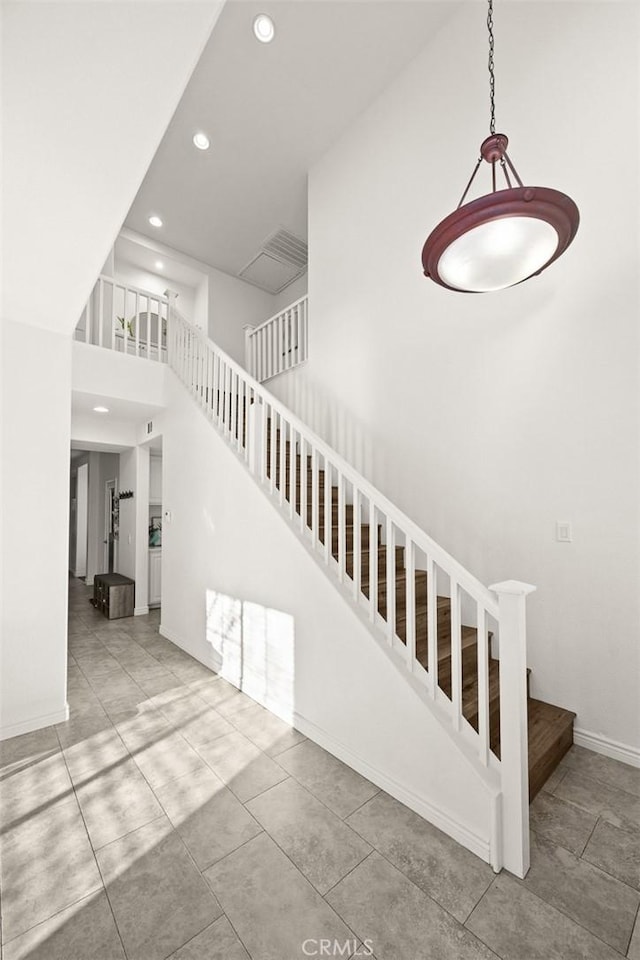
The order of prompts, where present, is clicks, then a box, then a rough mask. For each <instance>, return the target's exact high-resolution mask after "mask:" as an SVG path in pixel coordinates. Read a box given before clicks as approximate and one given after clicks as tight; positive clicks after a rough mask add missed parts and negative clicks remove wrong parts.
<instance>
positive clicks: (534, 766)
mask: <svg viewBox="0 0 640 960" xmlns="http://www.w3.org/2000/svg"><path fill="white" fill-rule="evenodd" d="M528 715H529V800H530V801H531V800H533V798H534V797H535V796H536V794H537V793H538V792H539V791H540V789H541V788H542V787H543V786H544V784H545V783H546V781H547V780H548V779H549V777H550V776H551V774H552V773H553V771H554V770H555V768H556V767H557V766H558V764H559V763H560V761H561V760H562V758H563V757H564V755H565V753H566V752H567V750H568V749H569V748H570V747H571V745H572V744H573V721H574V720H575V717H576V715H575V713H573V712H572V711H571V710H565V709H564V707H556V706H554V705H553V704H551V703H545V702H544V701H543V700H533V699H530V700H529V710H528Z"/></svg>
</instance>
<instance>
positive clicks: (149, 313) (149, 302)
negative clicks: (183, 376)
mask: <svg viewBox="0 0 640 960" xmlns="http://www.w3.org/2000/svg"><path fill="white" fill-rule="evenodd" d="M145 299H146V301H147V312H146V317H147V323H146V327H147V344H146V346H147V360H150V359H151V298H150V297H149V296H146V297H145ZM190 382H191V384H193V378H191V381H190Z"/></svg>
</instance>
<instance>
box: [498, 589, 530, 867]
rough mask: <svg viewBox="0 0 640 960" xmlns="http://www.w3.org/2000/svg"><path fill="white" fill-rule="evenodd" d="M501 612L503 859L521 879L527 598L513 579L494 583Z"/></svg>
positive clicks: (525, 859) (525, 850)
mask: <svg viewBox="0 0 640 960" xmlns="http://www.w3.org/2000/svg"><path fill="white" fill-rule="evenodd" d="M490 589H491V590H494V591H495V592H496V593H497V594H498V602H499V613H500V632H499V636H500V766H501V770H502V860H503V865H504V866H505V867H506V869H507V870H510V871H511V872H512V873H514V874H515V875H516V876H517V877H521V878H522V877H524V876H525V875H526V873H527V871H528V869H529V746H528V734H527V627H526V604H527V596H528V595H529V594H530V593H532V592H533V591H534V590H535V589H536V588H535V587H532V586H531V584H529V583H521V582H520V581H518V580H506V581H504V582H503V583H495V584H493V586H492V587H490Z"/></svg>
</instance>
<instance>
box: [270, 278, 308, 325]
mask: <svg viewBox="0 0 640 960" xmlns="http://www.w3.org/2000/svg"><path fill="white" fill-rule="evenodd" d="M307 287H308V282H307V274H306V272H305V273H303V274H302V276H301V277H298V279H297V280H294V281H293V283H290V284H289V286H288V287H285V288H284V290H281V291H280V293H277V294H276V295H275V297H274V298H273V306H274V311H273V312H274V313H278V312H279V311H280V310H284V308H285V307H288V306H289V304H290V303H295V302H296V300H299V299H300V298H301V297H304V296H305V295H306V294H307ZM266 319H267V317H265V320H266Z"/></svg>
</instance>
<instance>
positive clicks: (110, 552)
mask: <svg viewBox="0 0 640 960" xmlns="http://www.w3.org/2000/svg"><path fill="white" fill-rule="evenodd" d="M118 513H119V504H118V497H117V495H116V481H115V480H107V482H106V483H105V486H104V540H103V543H104V564H103V566H104V573H113V572H114V569H115V565H116V545H117V542H118Z"/></svg>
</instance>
